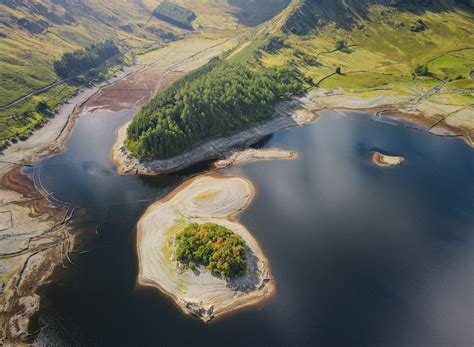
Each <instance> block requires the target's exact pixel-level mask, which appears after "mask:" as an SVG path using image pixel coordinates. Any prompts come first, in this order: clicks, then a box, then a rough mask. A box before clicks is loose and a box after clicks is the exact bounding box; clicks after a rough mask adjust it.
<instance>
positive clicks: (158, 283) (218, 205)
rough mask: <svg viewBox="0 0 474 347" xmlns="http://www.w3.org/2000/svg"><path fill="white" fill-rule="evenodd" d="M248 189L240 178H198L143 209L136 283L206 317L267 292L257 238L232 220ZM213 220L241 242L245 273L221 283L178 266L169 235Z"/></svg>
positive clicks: (266, 269) (269, 281) (270, 288)
mask: <svg viewBox="0 0 474 347" xmlns="http://www.w3.org/2000/svg"><path fill="white" fill-rule="evenodd" d="M253 196H254V188H253V186H252V184H251V183H250V182H249V181H248V180H246V179H244V178H241V177H214V176H199V177H197V178H195V179H192V180H190V181H188V182H187V183H185V184H183V185H182V186H181V187H180V188H179V189H177V190H176V191H175V192H173V193H172V194H170V195H169V196H168V197H166V198H164V199H162V200H159V201H158V202H156V203H154V204H153V205H152V206H150V207H149V208H148V210H147V211H146V212H145V214H144V215H143V216H142V218H141V219H140V220H139V222H138V224H137V233H138V235H137V250H138V258H139V275H138V282H139V283H140V284H141V285H146V286H153V287H156V288H158V289H159V290H161V291H162V292H164V293H166V294H167V295H169V296H170V297H171V298H173V300H174V302H175V303H176V304H177V305H178V306H179V307H180V308H181V309H182V310H183V311H184V312H186V313H188V314H192V315H194V316H196V317H198V318H200V319H202V320H203V321H209V320H211V319H213V318H215V317H218V316H220V315H222V314H224V313H227V312H231V311H233V310H236V309H239V308H242V307H246V306H249V305H252V304H256V303H258V302H260V301H262V300H263V299H265V298H267V297H269V296H271V295H272V294H273V293H274V291H275V285H274V281H273V278H272V276H271V273H270V266H269V263H268V260H267V259H266V258H265V256H264V254H263V252H262V250H261V249H260V247H259V245H258V243H257V241H256V240H255V239H254V238H253V236H252V235H251V234H250V232H249V231H248V230H247V229H246V228H245V226H243V225H242V224H240V223H238V222H237V221H235V220H234V217H235V216H236V215H237V214H238V213H240V212H241V211H243V210H244V209H245V208H246V207H247V206H248V205H249V204H250V202H251V201H252V199H253ZM208 222H212V223H216V224H219V225H222V226H225V227H227V228H229V229H230V230H232V231H233V232H235V233H236V234H238V235H240V236H242V238H243V239H244V240H245V242H246V244H247V249H246V253H245V255H246V259H247V269H246V272H245V275H244V276H242V277H238V278H235V279H232V280H230V281H226V280H225V279H223V278H221V277H217V276H214V275H212V274H211V273H210V272H209V271H208V270H205V269H201V268H200V269H197V270H190V269H184V268H183V267H182V266H180V264H179V262H178V261H177V260H176V257H175V237H176V234H177V233H178V232H180V231H181V230H183V228H184V227H185V226H186V225H187V224H189V223H199V224H202V223H208Z"/></svg>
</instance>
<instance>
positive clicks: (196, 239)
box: [176, 223, 247, 279]
mask: <svg viewBox="0 0 474 347" xmlns="http://www.w3.org/2000/svg"><path fill="white" fill-rule="evenodd" d="M245 247H246V244H245V241H244V239H243V238H242V237H241V236H239V235H237V234H235V233H234V232H233V231H231V230H230V229H228V228H226V227H223V226H221V225H217V224H214V223H206V224H197V223H193V224H189V225H188V226H186V227H185V228H184V230H183V231H182V232H180V233H179V234H178V235H177V236H176V258H177V260H178V261H180V262H182V263H183V264H184V266H185V267H186V268H189V269H195V268H197V267H199V266H204V267H206V269H208V270H210V271H211V272H212V273H213V274H216V275H219V276H222V277H224V278H226V279H232V278H234V277H237V276H242V275H243V274H244V273H245V269H246V267H247V262H246V260H245Z"/></svg>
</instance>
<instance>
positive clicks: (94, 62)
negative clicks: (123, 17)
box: [54, 40, 120, 78]
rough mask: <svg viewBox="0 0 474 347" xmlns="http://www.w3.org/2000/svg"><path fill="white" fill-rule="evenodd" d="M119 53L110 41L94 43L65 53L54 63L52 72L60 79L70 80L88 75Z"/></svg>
mask: <svg viewBox="0 0 474 347" xmlns="http://www.w3.org/2000/svg"><path fill="white" fill-rule="evenodd" d="M119 53H120V50H119V48H118V47H117V45H116V44H115V43H114V42H113V41H112V40H106V41H103V42H99V43H94V44H92V45H90V46H88V47H86V48H84V49H78V50H76V51H74V52H66V53H64V54H63V56H62V57H61V59H60V60H57V61H55V62H54V71H55V72H56V74H57V75H58V76H59V77H61V78H70V77H75V76H79V75H81V74H83V73H86V72H87V73H88V72H89V71H90V70H92V69H96V68H98V67H99V66H100V65H102V64H103V63H104V62H105V61H107V60H108V59H110V58H112V57H113V56H115V55H117V54H119Z"/></svg>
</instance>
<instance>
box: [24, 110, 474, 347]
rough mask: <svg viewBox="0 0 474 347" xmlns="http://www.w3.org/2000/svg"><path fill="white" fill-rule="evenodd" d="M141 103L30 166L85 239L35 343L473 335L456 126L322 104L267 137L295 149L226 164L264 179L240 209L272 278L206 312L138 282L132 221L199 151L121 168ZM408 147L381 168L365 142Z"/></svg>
mask: <svg viewBox="0 0 474 347" xmlns="http://www.w3.org/2000/svg"><path fill="white" fill-rule="evenodd" d="M134 112H135V111H134V110H122V111H120V112H110V111H106V110H96V111H94V112H93V113H90V114H86V115H84V116H82V117H81V118H80V119H79V120H78V124H77V126H76V128H75V130H74V132H73V134H72V136H71V138H70V139H69V140H68V142H67V143H66V147H67V149H66V151H65V152H64V153H61V154H58V155H56V156H55V157H52V158H49V159H47V160H44V161H42V162H41V163H39V164H38V165H37V167H35V176H36V177H37V181H39V182H40V183H41V185H42V186H43V187H45V189H46V190H47V191H48V192H50V193H51V194H52V196H53V198H54V199H57V200H59V201H61V202H64V203H66V204H68V205H70V206H71V210H72V209H73V211H74V213H73V218H72V223H71V225H74V226H75V228H74V229H73V231H72V232H73V233H75V235H76V243H77V247H76V250H75V252H74V253H72V254H71V255H70V257H71V262H67V263H66V262H65V264H63V266H62V267H61V266H60V267H58V269H57V271H56V272H55V275H54V276H53V280H52V281H51V282H50V283H48V284H46V285H44V286H43V287H42V289H41V291H40V295H41V309H40V311H39V313H38V314H37V316H36V317H35V319H34V322H33V324H32V325H33V326H32V329H31V330H32V331H33V330H37V329H41V330H40V332H39V334H38V336H37V338H36V342H37V343H39V344H44V345H51V344H55V343H56V344H88V345H159V346H189V345H202V344H205V345H206V346H221V345H226V346H252V345H256V346H295V345H308V346H309V345H322V346H328V345H339V346H341V345H381V344H385V345H435V344H436V345H457V346H467V345H472V343H473V341H474V317H473V313H472V312H473V307H474V297H473V293H474V284H473V276H474V252H473V250H474V200H473V197H474V184H473V177H474V152H473V151H472V149H471V148H469V147H468V146H466V144H464V143H463V142H462V141H461V140H459V139H455V138H443V137H438V136H434V135H431V134H428V133H426V132H423V131H420V130H416V129H408V128H404V127H397V126H391V125H387V124H382V123H379V122H376V121H374V119H373V118H371V117H370V116H369V114H366V113H360V112H358V113H356V112H349V111H324V112H322V113H321V118H320V119H319V120H317V121H315V122H314V123H312V124H309V125H307V126H304V127H300V128H292V129H286V130H283V131H280V132H278V133H276V134H274V135H272V136H271V137H269V138H267V139H266V140H265V141H263V142H262V143H260V144H259V146H261V147H264V148H272V147H277V148H282V149H286V150H295V151H298V152H299V158H298V159H297V160H289V161H266V162H258V163H251V164H245V165H240V166H235V167H231V168H227V169H225V170H223V171H222V172H221V174H224V175H242V176H245V177H247V178H249V179H250V180H251V181H252V182H253V184H254V185H255V188H256V191H257V193H256V197H255V199H254V201H253V203H252V205H251V206H250V207H249V208H248V209H247V210H246V211H245V212H244V213H243V214H242V215H241V216H240V221H241V222H242V223H243V224H244V225H245V226H246V227H247V228H248V229H249V231H250V232H251V233H252V234H253V235H254V237H255V238H256V239H257V240H258V242H259V244H260V247H261V248H262V250H263V252H264V253H265V255H266V257H267V258H268V260H269V262H270V264H271V269H272V273H273V276H274V278H275V285H276V295H275V296H274V297H273V298H271V299H269V300H268V301H266V302H265V303H264V304H263V305H260V306H255V307H251V308H248V309H245V310H242V311H238V312H236V313H232V314H229V315H227V316H224V317H222V318H220V319H218V320H215V321H213V322H211V323H210V324H204V323H202V322H201V321H199V320H198V319H195V318H193V317H190V316H186V315H184V314H183V313H182V312H181V310H179V309H178V308H177V307H175V306H174V304H173V303H172V301H171V300H170V299H169V298H167V297H165V296H164V295H162V294H161V293H160V292H158V291H157V290H156V289H153V288H143V287H139V286H137V285H136V279H137V271H138V266H137V254H136V245H135V241H136V240H135V229H134V227H135V224H136V222H137V221H138V219H139V218H140V215H141V214H142V213H143V212H144V210H145V209H146V207H147V206H149V205H150V204H151V203H152V202H153V201H155V200H156V199H159V198H160V197H163V196H164V195H165V194H166V193H168V192H170V191H171V190H172V189H174V188H176V187H177V186H178V185H179V184H180V183H181V182H183V181H184V180H185V179H186V178H187V177H189V176H190V175H192V174H195V173H199V172H200V171H201V170H204V169H205V168H206V166H205V165H201V166H200V167H196V168H193V169H192V170H188V171H187V172H184V173H180V174H176V175H168V176H161V177H122V176H119V175H118V174H117V173H116V171H115V165H114V164H113V163H112V162H111V160H110V158H109V154H110V148H111V146H112V144H113V142H114V134H115V129H117V128H118V127H120V126H121V125H123V124H124V123H125V122H127V121H128V120H129V119H130V118H131V117H132V115H133V114H134ZM374 151H379V152H382V153H384V154H388V155H401V156H404V157H405V159H406V160H405V162H404V163H403V165H401V166H399V167H396V168H380V167H377V166H375V165H374V164H373V163H372V161H371V157H372V153H373V152H374Z"/></svg>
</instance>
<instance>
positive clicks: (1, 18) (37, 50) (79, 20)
mask: <svg viewBox="0 0 474 347" xmlns="http://www.w3.org/2000/svg"><path fill="white" fill-rule="evenodd" d="M174 2H176V3H178V4H180V5H182V6H184V7H187V8H189V9H191V10H193V11H194V12H195V13H196V15H197V18H196V20H195V21H194V22H193V25H194V26H195V30H194V31H190V30H185V29H181V28H178V27H176V26H173V25H171V24H169V23H166V22H164V21H161V20H159V19H157V18H155V17H154V16H152V12H153V10H154V9H155V8H156V7H157V6H158V5H159V3H160V1H159V0H134V1H130V0H111V1H96V0H61V1H60V0H32V1H25V0H8V1H3V2H1V3H0V147H2V146H3V145H4V144H8V143H9V142H10V141H16V140H18V139H22V138H25V137H27V136H29V134H31V131H32V130H33V129H34V128H35V127H38V126H41V125H42V124H43V123H44V122H45V118H44V117H43V115H41V114H39V113H38V112H36V110H35V108H36V105H37V104H38V103H39V102H40V101H41V100H45V101H47V102H48V104H49V105H50V106H51V108H53V109H54V108H55V107H56V106H57V105H58V104H60V103H61V102H63V101H64V100H66V99H67V98H68V97H70V96H71V95H72V94H73V93H74V92H76V90H77V86H71V85H65V84H60V85H57V86H55V87H53V88H52V89H50V90H48V91H47V92H44V93H42V94H41V95H37V96H33V97H31V98H28V99H27V100H25V101H23V102H21V103H18V104H15V106H13V107H8V108H4V106H6V105H9V104H10V103H12V102H14V101H16V100H18V99H20V98H22V97H23V96H25V95H28V94H29V93H31V92H33V91H37V90H40V89H42V88H44V87H45V86H48V85H50V84H52V83H54V82H55V81H57V80H58V76H56V74H55V72H54V69H53V62H54V61H55V60H56V59H58V58H60V57H61V55H62V54H63V53H64V52H71V51H74V50H76V49H79V48H83V47H86V46H88V45H89V44H91V43H95V42H98V41H101V40H104V39H113V40H114V41H115V42H116V43H117V44H118V45H119V46H120V47H121V49H122V51H127V50H128V49H130V48H131V49H132V50H131V51H129V53H128V55H127V60H128V61H129V62H130V61H131V60H132V56H131V53H132V52H133V53H134V54H141V53H145V52H147V51H150V50H153V49H157V48H160V47H163V46H164V45H165V44H166V42H168V41H173V40H177V39H183V38H185V37H187V38H189V40H190V44H192V40H194V39H202V38H206V39H210V40H216V41H217V40H221V39H222V38H226V37H234V36H236V35H238V34H239V33H241V32H242V31H243V30H245V29H246V27H245V26H244V25H242V24H239V23H238V20H237V19H236V18H235V17H234V16H233V14H234V13H235V12H236V9H235V8H234V7H232V6H231V5H229V4H228V2H227V0H212V1H211V0H199V1H198V0H176V1H174ZM198 37H199V38H198Z"/></svg>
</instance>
